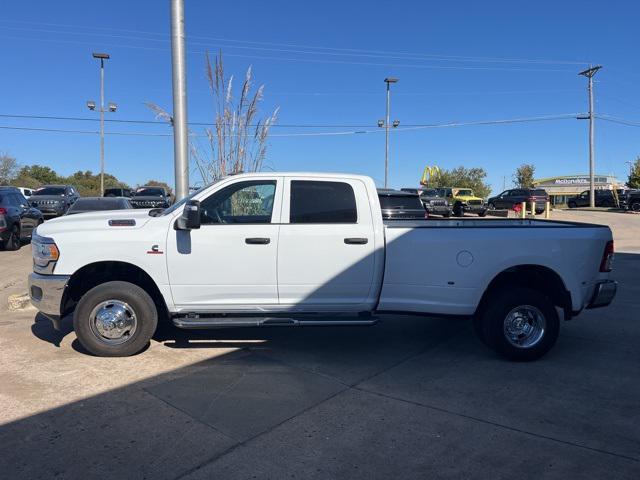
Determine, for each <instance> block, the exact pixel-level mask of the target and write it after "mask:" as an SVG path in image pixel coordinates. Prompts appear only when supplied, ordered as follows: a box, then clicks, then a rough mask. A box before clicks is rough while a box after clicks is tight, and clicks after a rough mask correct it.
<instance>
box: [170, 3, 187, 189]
mask: <svg viewBox="0 0 640 480" xmlns="http://www.w3.org/2000/svg"><path fill="white" fill-rule="evenodd" d="M170 2H171V64H172V69H173V117H172V119H171V120H172V123H173V156H174V171H175V182H176V186H175V195H176V201H178V200H180V199H182V198H184V197H186V196H187V195H188V194H189V145H188V141H189V138H188V131H187V75H186V71H185V70H186V66H185V65H186V61H185V46H184V0H170Z"/></svg>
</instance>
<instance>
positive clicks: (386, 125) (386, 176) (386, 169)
mask: <svg viewBox="0 0 640 480" xmlns="http://www.w3.org/2000/svg"><path fill="white" fill-rule="evenodd" d="M384 82H385V83H386V84H387V115H386V121H385V122H384V129H385V132H384V135H385V142H384V188H387V184H388V182H389V114H390V108H391V87H390V86H391V84H392V83H398V79H397V78H395V77H387V78H385V79H384ZM394 123H395V122H394ZM378 125H380V122H378ZM394 126H395V125H394Z"/></svg>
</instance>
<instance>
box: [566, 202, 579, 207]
mask: <svg viewBox="0 0 640 480" xmlns="http://www.w3.org/2000/svg"><path fill="white" fill-rule="evenodd" d="M568 207H569V208H578V206H577V205H576V202H569V205H568Z"/></svg>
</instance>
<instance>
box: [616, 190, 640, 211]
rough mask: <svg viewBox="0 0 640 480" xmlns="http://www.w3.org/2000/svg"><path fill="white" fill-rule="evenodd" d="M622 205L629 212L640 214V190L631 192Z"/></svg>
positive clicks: (626, 195) (627, 194)
mask: <svg viewBox="0 0 640 480" xmlns="http://www.w3.org/2000/svg"><path fill="white" fill-rule="evenodd" d="M620 203H621V205H622V206H623V207H624V208H626V209H627V210H631V211H632V212H640V190H629V191H628V192H626V193H625V196H624V199H623V200H621V201H620Z"/></svg>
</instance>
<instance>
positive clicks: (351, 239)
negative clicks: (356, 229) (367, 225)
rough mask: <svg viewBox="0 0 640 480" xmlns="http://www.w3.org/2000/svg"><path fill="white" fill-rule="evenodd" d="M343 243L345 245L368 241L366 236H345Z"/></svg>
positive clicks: (361, 243) (360, 243)
mask: <svg viewBox="0 0 640 480" xmlns="http://www.w3.org/2000/svg"><path fill="white" fill-rule="evenodd" d="M344 243H346V244H347V245H365V244H367V243H369V239H368V238H345V239H344Z"/></svg>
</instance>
